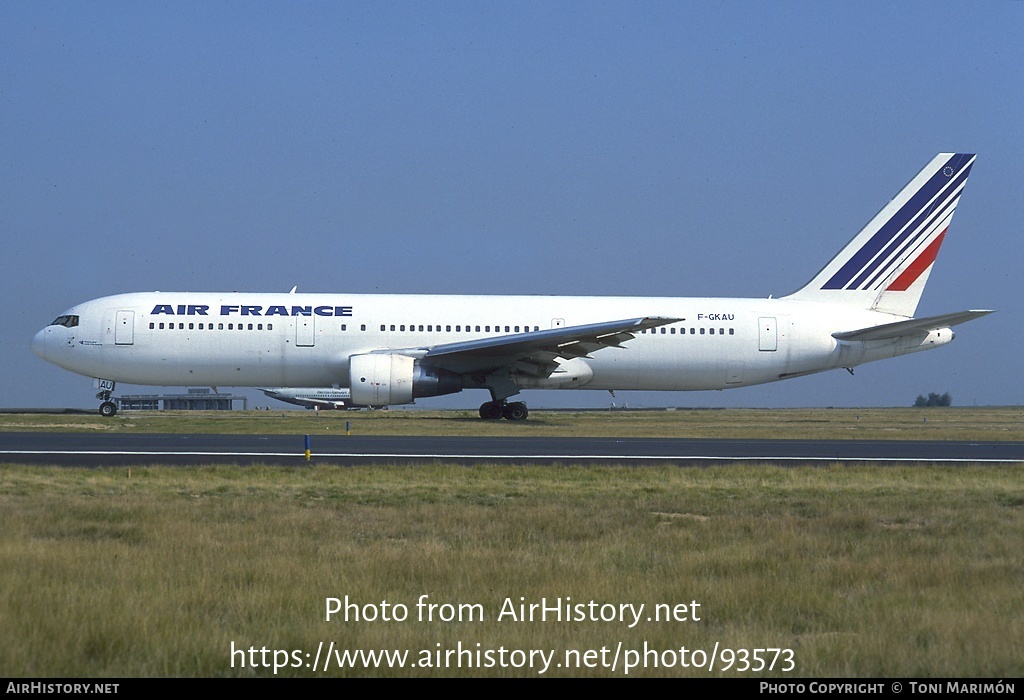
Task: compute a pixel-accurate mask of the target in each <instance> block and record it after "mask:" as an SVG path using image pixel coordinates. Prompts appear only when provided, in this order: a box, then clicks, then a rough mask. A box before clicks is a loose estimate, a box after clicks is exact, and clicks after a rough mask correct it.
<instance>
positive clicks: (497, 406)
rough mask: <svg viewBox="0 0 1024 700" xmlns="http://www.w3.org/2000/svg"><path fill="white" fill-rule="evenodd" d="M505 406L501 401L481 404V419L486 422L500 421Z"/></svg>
mask: <svg viewBox="0 0 1024 700" xmlns="http://www.w3.org/2000/svg"><path fill="white" fill-rule="evenodd" d="M503 408H504V404H502V402H501V401H488V402H487V403H484V404H480V417H481V418H483V419H484V420H498V419H499V418H501V414H502V409H503Z"/></svg>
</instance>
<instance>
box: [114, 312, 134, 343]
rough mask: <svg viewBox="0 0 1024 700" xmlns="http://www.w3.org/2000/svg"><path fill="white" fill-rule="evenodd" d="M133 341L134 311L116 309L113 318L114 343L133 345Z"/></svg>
mask: <svg viewBox="0 0 1024 700" xmlns="http://www.w3.org/2000/svg"><path fill="white" fill-rule="evenodd" d="M108 318H109V317H108ZM134 343H135V312H134V311H118V312H117V316H116V317H115V319H114V345H133V344H134Z"/></svg>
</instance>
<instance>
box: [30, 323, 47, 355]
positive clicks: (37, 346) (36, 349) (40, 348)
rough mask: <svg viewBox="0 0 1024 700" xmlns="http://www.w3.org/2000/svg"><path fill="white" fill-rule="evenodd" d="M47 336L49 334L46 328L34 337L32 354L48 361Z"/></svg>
mask: <svg viewBox="0 0 1024 700" xmlns="http://www.w3.org/2000/svg"><path fill="white" fill-rule="evenodd" d="M46 336H47V332H46V329H45V328H44V329H43V330H41V331H39V332H38V333H36V334H35V335H34V336H33V337H32V352H33V354H35V355H36V357H41V358H42V359H44V360H45V359H46Z"/></svg>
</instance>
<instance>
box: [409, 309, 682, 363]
mask: <svg viewBox="0 0 1024 700" xmlns="http://www.w3.org/2000/svg"><path fill="white" fill-rule="evenodd" d="M681 320H682V319H678V318H666V317H660V316H645V317H642V318H630V319H625V320H622V321H607V322H603V323H589V324H586V325H582V326H567V327H565V328H552V329H550V330H544V331H533V332H531V333H516V334H513V335H500V336H496V337H494V338H480V339H477V340H467V341H465V342H459V343H446V344H444V345H436V346H434V347H432V348H430V349H428V350H427V352H426V353H425V354H424V355H422V356H421V357H422V359H421V362H422V363H423V364H425V365H430V366H433V367H441V368H443V369H447V370H451V371H453V372H488V371H492V370H496V369H500V368H503V367H509V368H512V367H514V368H515V369H516V370H517V371H520V372H524V373H527V374H531V375H533V376H537V377H547V376H549V375H550V374H551V373H552V372H554V371H555V370H556V369H557V368H558V362H557V359H558V358H561V359H566V360H569V359H573V358H576V357H589V356H590V353H592V352H595V351H597V350H602V349H604V348H621V347H622V344H623V343H625V342H627V341H630V340H632V339H633V338H634V337H635V334H636V333H638V332H640V331H642V330H646V329H648V328H656V327H658V326H664V325H667V324H669V323H676V322H677V321H681Z"/></svg>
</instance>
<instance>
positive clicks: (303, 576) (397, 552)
mask: <svg viewBox="0 0 1024 700" xmlns="http://www.w3.org/2000/svg"><path fill="white" fill-rule="evenodd" d="M687 413H690V412H687ZM692 413H696V412H692ZM701 413H703V412H701ZM706 413H707V414H708V415H723V414H722V413H721V412H717V411H716V412H706ZM935 413H939V411H936V412H935ZM865 414H866V412H865ZM359 415H360V420H361V417H362V414H359ZM399 415H401V414H398V413H392V414H391V416H385V417H387V418H394V417H395V416H399ZM806 415H807V416H808V417H807V418H806V419H808V420H809V419H810V416H811V415H812V414H806ZM830 415H831V414H830ZM919 415H920V414H919ZM928 415H929V423H930V422H932V419H931V416H932V415H933V414H932V413H931V412H929V413H928ZM300 416H301V418H299V419H302V418H306V419H309V420H310V421H324V420H334V419H333V418H331V419H328V418H324V417H321V418H319V419H317V418H315V417H310V416H309V415H308V414H300ZM544 418H545V420H546V417H544ZM672 418H673V419H674V418H676V416H672ZM125 420H130V419H129V418H126V419H125ZM370 420H377V418H376V417H375V416H374V417H372V418H367V421H368V422H369V421H370ZM399 420H404V416H403V418H401V419H399ZM417 420H425V421H429V420H432V419H431V418H429V417H424V418H421V419H417ZM553 420H554V419H553ZM557 420H559V421H561V420H566V421H570V422H571V421H573V420H574V419H573V418H572V417H571V416H570V417H566V418H558V419H557ZM862 420H870V419H869V418H865V417H862ZM393 422H397V421H392V423H393ZM995 424H996V423H995V422H993V423H992V425H995ZM474 425H479V423H474ZM521 427H522V426H513V425H508V424H503V425H502V428H503V429H505V430H518V429H519V428H521ZM1022 477H1024V467H1019V466H1018V467H999V468H993V467H955V468H953V467H949V468H947V467H913V468H905V467H854V468H840V467H821V468H812V467H798V468H783V467H769V466H743V465H740V466H731V467H714V468H692V469H680V468H675V467H644V468H617V467H607V468H581V467H562V468H549V467H536V466H529V465H519V466H497V465H482V466H478V467H471V468H467V467H455V466H444V465H439V466H432V467H423V466H419V467H405V466H393V467H379V468H370V467H365V468H363V467H358V468H332V467H325V466H314V467H304V468H296V469H288V468H276V467H253V468H242V467H231V466H206V467H196V468H150V467H142V466H140V467H134V468H132V469H131V471H130V472H129V470H127V469H123V468H122V469H89V470H86V469H82V470H80V469H67V468H41V467H27V466H17V465H6V466H0V532H3V537H2V538H0V629H2V630H3V631H4V633H3V642H2V643H0V669H2V671H3V673H4V675H8V676H65V677H71V676H83V677H85V676H88V677H96V676H108V677H109V676H221V675H224V676H249V675H260V676H269V675H273V672H272V669H262V668H261V669H252V668H248V667H247V668H241V667H240V666H239V663H238V660H239V659H238V657H237V656H236V663H235V666H234V667H232V658H231V655H230V649H231V644H232V642H234V644H235V646H236V648H239V649H248V648H249V647H256V648H257V649H259V648H261V647H264V646H265V647H267V648H268V649H275V648H276V649H287V650H304V651H309V652H311V653H315V651H316V646H317V644H318V643H319V642H321V641H323V642H324V643H325V645H326V644H327V643H330V642H331V641H333V642H335V643H336V644H337V645H340V646H341V647H343V648H350V649H355V648H363V649H371V648H408V649H410V650H413V651H414V652H415V651H417V650H424V649H425V650H428V651H436V650H437V649H438V648H439V647H438V646H437V645H438V644H440V645H441V647H440V648H442V649H448V648H451V647H453V646H454V645H456V644H458V643H459V642H461V643H462V644H463V646H464V647H468V648H471V649H477V648H478V647H476V645H477V644H480V645H481V647H479V648H480V649H488V648H494V649H497V648H498V647H500V646H504V647H505V648H506V649H525V650H529V649H545V650H554V651H555V652H557V658H558V659H559V660H561V659H562V658H563V657H562V655H563V654H564V652H565V650H566V649H600V648H601V647H607V648H609V649H612V650H614V649H615V647H616V645H617V644H618V643H619V642H622V644H623V645H624V646H625V647H626V648H630V649H643V645H644V644H645V643H646V644H647V645H648V647H649V648H652V649H657V650H673V649H674V650H678V649H679V648H680V647H681V646H685V647H687V648H688V649H691V650H692V649H707V650H710V649H711V648H712V647H713V646H714V645H715V643H719V644H720V645H721V647H723V648H736V649H746V648H763V647H783V648H789V649H792V650H793V655H794V661H795V665H796V667H795V670H794V671H792V672H791V673H788V674H785V673H782V672H781V671H779V670H778V669H776V670H775V671H773V672H762V673H758V674H752V673H749V672H748V673H736V672H735V671H727V672H723V671H722V669H721V659H719V666H718V667H717V668H716V670H715V671H714V672H710V673H709V672H708V671H707V670H706V669H704V670H698V669H693V668H691V669H681V668H678V667H675V668H669V669H666V668H658V669H647V670H644V669H634V670H633V672H632V673H631V675H640V676H642V675H669V676H696V677H704V676H708V675H712V676H718V675H725V676H729V675H743V676H750V675H754V676H758V677H760V676H774V677H783V678H784V677H787V676H788V677H808V676H814V677H826V676H827V677H831V676H861V677H869V676H870V677H881V676H886V677H888V676H899V677H929V676H930V677H978V676H982V677H994V678H1000V677H1001V678H1005V677H1019V676H1020V675H1022V673H1024V657H1022V656H1021V654H1020V650H1021V649H1022V648H1024V606H1021V604H1020V600H1021V595H1020V582H1021V581H1022V580H1024V554H1022V551H1021V547H1020V543H1021V542H1022V541H1024V489H1022ZM424 594H426V595H428V596H429V600H430V601H432V602H435V603H439V604H440V603H450V604H453V605H457V604H460V603H465V604H479V605H480V606H482V609H483V610H484V611H485V612H486V615H487V619H486V620H483V621H473V622H469V621H466V622H461V623H459V622H450V623H445V622H438V621H434V622H419V621H416V620H415V619H410V620H408V621H405V622H382V621H376V622H365V621H363V622H347V623H346V622H344V621H339V620H338V619H335V620H334V621H331V622H327V621H325V619H324V617H325V599H326V598H328V597H336V598H342V599H344V597H345V596H346V595H347V596H349V597H350V598H351V599H352V600H355V601H359V602H360V603H363V604H374V605H377V606H379V605H380V603H381V602H382V601H385V600H386V601H389V602H390V603H393V604H394V603H402V604H405V605H407V606H409V609H410V613H411V616H412V617H413V618H414V617H415V614H416V609H415V603H416V601H417V600H418V599H419V597H420V596H421V595H424ZM520 596H522V597H524V598H525V599H526V601H527V602H539V601H540V600H541V599H542V598H547V599H548V600H549V601H550V600H551V599H554V598H559V597H561V598H565V597H571V599H572V601H573V602H588V601H590V600H595V601H598V602H599V603H614V604H616V605H617V604H620V603H633V604H640V603H643V604H645V606H647V610H650V606H653V605H655V604H657V603H667V604H673V605H675V604H680V603H690V602H691V601H697V602H699V603H700V608H699V614H700V616H701V620H700V621H699V622H695V621H689V622H660V623H653V622H650V623H649V622H647V621H646V619H645V620H644V621H641V622H640V623H639V624H638V625H636V626H635V627H634V628H632V629H630V628H629V627H628V626H627V625H626V624H620V623H617V622H590V621H579V622H571V623H567V622H556V621H551V620H549V621H547V622H533V623H530V622H511V621H503V622H499V621H497V620H495V619H494V618H495V617H496V615H497V613H498V611H499V610H500V609H501V606H502V604H503V601H504V600H505V599H506V598H511V599H512V601H513V602H515V603H518V602H519V598H520ZM609 658H610V657H609ZM287 660H288V661H289V662H290V661H291V660H292V659H291V657H289V658H288V659H287ZM622 674H623V672H622V670H621V668H620V669H619V670H617V671H616V672H614V673H613V672H611V671H610V670H607V669H602V668H590V669H587V668H582V669H564V668H562V669H559V668H553V669H550V670H549V671H548V672H547V673H546V674H545V675H552V676H560V675H573V676H588V675H589V676H621V675H622ZM278 675H284V676H301V677H308V676H314V675H317V676H319V675H332V676H346V675H347V676H367V675H380V676H396V675H406V676H413V675H415V676H429V675H468V676H474V675H484V676H533V675H537V674H536V671H535V670H530V669H529V668H524V669H513V668H504V669H502V668H491V669H483V670H480V669H465V668H463V669H458V668H450V669H441V670H434V669H426V668H416V669H405V670H402V671H399V670H394V669H390V670H389V669H366V668H358V669H354V670H341V669H337V668H333V669H331V670H330V671H328V672H327V673H326V674H325V673H324V672H323V671H322V670H320V671H317V672H313V671H312V670H310V669H306V668H282V669H281V670H280V671H279V673H278Z"/></svg>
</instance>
